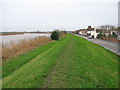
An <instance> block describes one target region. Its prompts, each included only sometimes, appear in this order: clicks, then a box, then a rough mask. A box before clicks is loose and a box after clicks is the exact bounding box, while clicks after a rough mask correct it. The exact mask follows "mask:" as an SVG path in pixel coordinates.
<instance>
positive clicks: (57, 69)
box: [3, 34, 118, 88]
mask: <svg viewBox="0 0 120 90" xmlns="http://www.w3.org/2000/svg"><path fill="white" fill-rule="evenodd" d="M39 52H40V53H39ZM35 53H36V54H35ZM30 57H31V58H30ZM22 62H24V63H22ZM9 68H10V69H9ZM3 74H4V75H3V76H4V78H3V88H116V87H118V56H117V55H116V54H114V53H113V52H111V51H109V50H106V49H104V48H103V47H101V46H99V45H97V44H94V43H92V42H89V41H87V40H85V39H83V38H80V37H78V36H75V35H71V34H67V35H66V36H65V37H64V38H62V39H61V40H59V41H56V42H52V43H49V44H47V45H44V46H42V47H40V48H38V49H35V50H33V51H31V52H29V53H26V54H23V55H21V56H18V57H16V58H14V59H11V60H8V62H6V63H5V64H4V65H3Z"/></svg>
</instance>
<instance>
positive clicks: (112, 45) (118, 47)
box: [75, 34, 120, 55]
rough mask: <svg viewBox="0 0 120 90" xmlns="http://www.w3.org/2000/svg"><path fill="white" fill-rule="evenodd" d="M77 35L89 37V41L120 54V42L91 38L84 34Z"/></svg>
mask: <svg viewBox="0 0 120 90" xmlns="http://www.w3.org/2000/svg"><path fill="white" fill-rule="evenodd" d="M75 35H77V34H75ZM77 36H80V37H82V38H84V39H87V40H88V41H91V42H93V43H96V44H99V45H100V46H102V47H104V48H106V49H108V50H110V51H112V52H114V53H116V54H118V55H120V42H119V43H118V42H110V41H106V40H100V39H89V38H88V37H85V36H82V35H77Z"/></svg>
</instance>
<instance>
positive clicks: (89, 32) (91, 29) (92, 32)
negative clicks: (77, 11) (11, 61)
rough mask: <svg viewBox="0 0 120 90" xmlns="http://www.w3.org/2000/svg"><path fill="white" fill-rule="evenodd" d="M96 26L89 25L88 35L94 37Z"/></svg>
mask: <svg viewBox="0 0 120 90" xmlns="http://www.w3.org/2000/svg"><path fill="white" fill-rule="evenodd" d="M94 33H95V32H94V28H92V27H91V26H88V28H87V35H88V36H92V37H94Z"/></svg>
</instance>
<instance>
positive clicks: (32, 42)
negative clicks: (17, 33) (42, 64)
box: [1, 36, 52, 60]
mask: <svg viewBox="0 0 120 90" xmlns="http://www.w3.org/2000/svg"><path fill="white" fill-rule="evenodd" d="M49 42H52V40H51V38H49V37H45V36H42V37H35V38H32V39H27V40H26V39H25V40H21V41H20V42H18V43H13V42H11V43H9V44H2V53H1V54H2V60H5V59H9V58H13V57H15V56H18V55H21V54H23V53H25V52H27V51H30V50H32V49H34V48H36V47H38V46H40V45H43V44H46V43H49Z"/></svg>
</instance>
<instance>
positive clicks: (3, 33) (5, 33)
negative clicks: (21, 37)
mask: <svg viewBox="0 0 120 90" xmlns="http://www.w3.org/2000/svg"><path fill="white" fill-rule="evenodd" d="M18 34H24V33H0V35H18Z"/></svg>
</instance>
